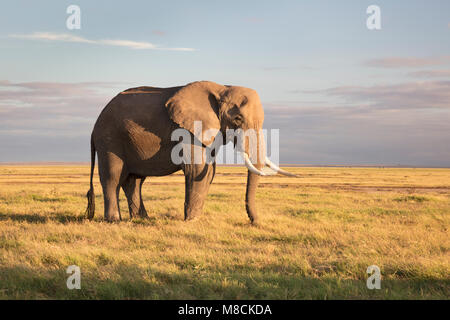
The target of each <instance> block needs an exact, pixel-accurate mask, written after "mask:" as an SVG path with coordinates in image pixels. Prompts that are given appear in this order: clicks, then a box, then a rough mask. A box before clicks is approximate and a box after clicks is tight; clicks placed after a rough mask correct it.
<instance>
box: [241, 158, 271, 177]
mask: <svg viewBox="0 0 450 320" xmlns="http://www.w3.org/2000/svg"><path fill="white" fill-rule="evenodd" d="M242 158H244V161H245V166H246V167H247V169H248V171H250V172H253V173H256V174H258V175H260V176H265V175H266V174H265V173H264V172H262V171H261V170H258V169H256V168H255V166H254V165H253V164H252V162H251V161H250V158H249V157H248V154H247V153H246V152H242Z"/></svg>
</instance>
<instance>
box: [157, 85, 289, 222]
mask: <svg viewBox="0 0 450 320" xmlns="http://www.w3.org/2000/svg"><path fill="white" fill-rule="evenodd" d="M166 107H167V109H168V112H169V116H170V117H171V119H172V120H173V121H174V122H176V123H177V124H178V125H179V126H180V127H182V128H185V129H187V130H189V131H190V132H191V133H192V134H193V135H194V136H196V137H197V138H199V139H200V140H201V141H202V143H203V144H204V145H205V146H210V145H211V144H212V143H213V142H215V141H214V139H215V137H216V135H217V133H218V132H219V131H220V132H221V133H222V137H224V141H223V142H226V141H225V139H226V137H230V134H229V132H227V131H228V130H229V129H234V130H235V132H236V130H237V132H239V134H238V135H235V136H234V140H235V141H234V142H235V146H236V147H237V148H238V151H241V152H242V156H243V158H244V160H245V165H246V167H247V168H248V181H247V193H246V208H247V213H248V216H249V218H250V220H251V221H252V223H256V222H257V214H256V210H255V192H256V188H257V185H258V180H259V176H260V175H268V174H271V173H277V172H278V173H281V174H285V175H291V176H294V175H293V174H290V173H288V172H286V171H284V170H282V169H280V168H279V167H278V166H276V165H275V164H273V163H272V162H271V161H270V160H269V159H268V158H267V157H266V154H265V148H264V146H265V142H264V137H263V134H262V127H263V123H264V111H263V108H262V104H261V101H260V99H259V96H258V94H257V93H256V91H255V90H252V89H249V88H244V87H238V86H223V85H219V84H217V83H214V82H209V81H199V82H193V83H190V84H188V85H187V86H185V87H183V88H182V89H180V90H179V91H178V92H177V93H175V94H174V96H172V97H171V98H170V99H169V100H168V101H167V103H166ZM195 121H201V122H202V130H201V132H195V130H194V122H195ZM239 129H241V130H239ZM248 132H250V134H247V133H248ZM227 133H228V134H227ZM221 143H222V141H221ZM265 165H268V166H269V167H270V168H271V169H272V170H271V171H270V172H269V173H267V171H263V170H262V169H263V167H264V166H265Z"/></svg>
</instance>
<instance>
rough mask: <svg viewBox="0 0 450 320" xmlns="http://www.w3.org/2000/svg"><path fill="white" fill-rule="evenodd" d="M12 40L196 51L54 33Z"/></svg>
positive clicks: (148, 43)
mask: <svg viewBox="0 0 450 320" xmlns="http://www.w3.org/2000/svg"><path fill="white" fill-rule="evenodd" d="M9 37H10V38H16V39H26V40H42V41H62V42H74V43H88V44H96V45H107V46H116V47H126V48H130V49H147V50H169V51H195V49H193V48H169V47H163V46H159V45H156V44H153V43H151V42H147V41H132V40H123V39H115V40H112V39H100V40H91V39H87V38H83V37H80V36H75V35H71V34H67V33H53V32H34V33H31V34H11V35H9Z"/></svg>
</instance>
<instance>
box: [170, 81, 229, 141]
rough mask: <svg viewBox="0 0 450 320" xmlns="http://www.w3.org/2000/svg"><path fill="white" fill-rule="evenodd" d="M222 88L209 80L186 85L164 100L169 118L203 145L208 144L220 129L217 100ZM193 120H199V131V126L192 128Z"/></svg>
mask: <svg viewBox="0 0 450 320" xmlns="http://www.w3.org/2000/svg"><path fill="white" fill-rule="evenodd" d="M224 89H225V87H224V86H221V85H219V84H217V83H214V82H209V81H199V82H193V83H190V84H188V85H186V86H185V87H183V88H182V89H180V90H178V91H177V92H176V93H175V94H174V95H173V96H172V97H171V98H170V99H169V100H167V102H166V108H167V110H168V112H169V116H170V118H171V119H172V121H174V122H175V123H177V124H178V125H179V126H180V127H182V128H184V129H187V130H189V131H190V132H191V133H192V134H193V135H194V136H195V137H196V138H197V139H199V140H200V141H202V143H203V144H204V145H205V146H210V145H211V144H212V143H213V141H214V137H215V136H216V134H217V132H218V131H219V130H220V121H219V117H218V114H219V101H220V95H221V92H222V91H223V90H224ZM195 121H201V129H202V130H201V132H200V130H199V126H197V127H196V128H194V122H195ZM194 129H196V130H194ZM195 131H197V132H195ZM206 131H208V132H207V133H206V134H205V132H206ZM200 135H201V136H200Z"/></svg>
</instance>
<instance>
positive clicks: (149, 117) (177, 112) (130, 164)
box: [86, 81, 293, 225]
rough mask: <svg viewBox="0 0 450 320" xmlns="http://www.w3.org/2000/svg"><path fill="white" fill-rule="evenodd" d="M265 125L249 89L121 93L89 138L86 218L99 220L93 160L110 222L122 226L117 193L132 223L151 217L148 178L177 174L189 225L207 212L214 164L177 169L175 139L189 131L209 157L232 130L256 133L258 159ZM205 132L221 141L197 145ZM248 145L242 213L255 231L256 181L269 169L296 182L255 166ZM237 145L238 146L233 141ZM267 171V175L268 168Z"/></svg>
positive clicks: (209, 85)
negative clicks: (181, 176) (144, 193)
mask: <svg viewBox="0 0 450 320" xmlns="http://www.w3.org/2000/svg"><path fill="white" fill-rule="evenodd" d="M195 121H201V124H202V128H201V130H200V132H194V122H195ZM263 121H264V111H263V108H262V105H261V102H260V99H259V96H258V94H257V93H256V91H255V90H253V89H249V88H245V87H240V86H229V85H221V84H217V83H214V82H211V81H197V82H192V83H189V84H187V85H184V86H178V87H169V88H158V87H148V86H142V87H136V88H131V89H127V90H125V91H122V92H120V93H119V94H118V95H116V96H115V97H114V98H113V99H112V100H111V101H110V102H109V103H108V104H107V105H106V107H105V108H104V109H103V110H102V112H101V113H100V115H99V117H98V118H97V121H96V123H95V125H94V128H93V130H92V134H91V169H90V189H89V191H88V193H87V198H88V206H87V210H86V216H87V218H88V219H89V220H92V219H93V217H94V212H95V195H94V186H93V175H94V168H95V156H96V153H97V158H98V172H99V176H100V182H101V186H102V189H103V197H104V218H105V220H106V221H109V222H113V221H120V220H122V217H121V213H120V209H119V204H118V199H119V191H120V188H122V189H123V191H124V192H125V195H126V198H127V201H128V208H129V214H130V218H134V217H142V218H146V217H148V215H147V211H146V209H145V207H144V203H143V200H142V195H141V190H142V185H143V183H144V181H145V179H146V177H151V176H166V175H170V174H172V173H174V172H177V171H179V170H182V171H183V172H184V176H185V202H184V219H185V220H192V219H194V218H195V217H197V216H199V215H200V214H201V212H202V210H203V204H204V201H205V198H206V196H207V193H208V189H209V186H210V184H211V183H212V181H213V178H214V175H215V171H216V162H215V160H214V161H210V162H206V161H201V162H200V163H198V162H194V163H192V162H190V161H184V162H181V163H175V162H174V161H173V159H172V150H173V148H174V147H175V146H176V145H177V144H178V143H179V141H176V140H175V141H173V140H172V138H171V136H172V133H173V131H174V130H176V129H183V130H187V132H188V133H189V134H191V135H192V137H193V139H194V140H193V141H194V142H195V141H197V145H200V148H201V149H202V150H205V149H207V148H208V147H210V146H211V143H212V142H215V143H219V144H221V145H223V144H225V143H226V142H227V141H226V139H225V138H223V137H224V136H225V135H224V134H225V133H226V131H227V130H229V129H235V130H236V129H241V130H248V129H254V130H255V131H256V132H257V141H258V148H259V149H258V151H261V150H263V149H262V147H259V146H260V145H261V146H263V145H264V143H263V141H264V138H263V136H262V135H261V131H260V130H261V129H262V126H263ZM207 130H212V131H213V133H214V132H217V133H222V135H221V136H222V138H220V137H219V138H218V136H219V135H217V136H214V134H213V135H212V137H211V138H210V139H209V140H206V139H205V140H204V141H202V142H201V143H200V144H198V141H199V140H201V139H199V138H201V136H202V135H204V134H205V132H206V131H207ZM199 135H200V137H199ZM246 141H247V143H245V142H244V144H243V146H242V147H241V148H242V154H243V157H244V160H245V165H246V167H247V168H248V175H247V188H246V197H245V205H246V211H247V215H248V217H249V219H250V222H251V223H252V224H254V225H256V224H257V223H258V214H257V212H256V208H255V192H256V188H257V186H258V181H259V177H260V176H261V175H267V174H268V173H267V170H266V172H264V171H263V169H269V168H270V170H271V173H272V174H276V173H281V174H285V175H291V176H292V175H293V174H291V173H289V172H286V171H284V170H282V169H280V168H279V167H278V166H276V165H275V164H274V163H272V162H271V161H270V160H269V159H268V158H267V157H265V156H264V154H263V156H257V157H256V158H255V157H253V159H250V157H249V143H248V140H246ZM194 142H192V147H193V146H194ZM234 142H235V146H236V138H235V139H234ZM266 165H267V166H268V167H269V168H265V167H264V166H266Z"/></svg>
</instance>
